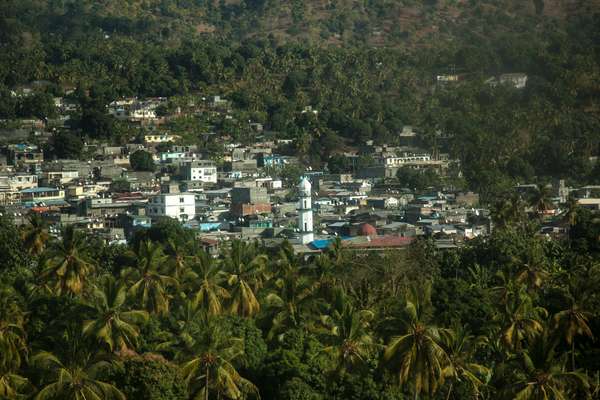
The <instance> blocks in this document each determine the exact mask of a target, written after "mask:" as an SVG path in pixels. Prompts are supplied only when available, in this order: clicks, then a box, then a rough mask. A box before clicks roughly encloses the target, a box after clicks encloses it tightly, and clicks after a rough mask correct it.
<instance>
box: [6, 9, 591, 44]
mask: <svg viewBox="0 0 600 400" xmlns="http://www.w3.org/2000/svg"><path fill="white" fill-rule="evenodd" d="M598 10H600V0H477V1H473V0H425V1H416V0H368V1H358V0H337V1H333V0H304V1H301V0H287V1H280V0H226V1H216V0H205V1H191V0H104V1H91V0H77V1H75V0H64V1H60V2H59V1H51V0H18V1H17V0H8V1H6V2H5V3H4V6H2V5H0V17H2V16H4V17H5V18H6V21H4V22H5V24H8V25H9V26H10V25H11V24H14V23H15V22H17V23H18V22H21V21H22V22H25V21H27V22H32V23H30V24H29V27H30V29H31V30H33V31H35V30H37V29H45V30H50V31H54V30H62V29H64V28H68V27H69V26H70V25H81V24H87V25H88V26H89V27H98V28H101V29H103V30H105V31H108V32H110V33H123V34H132V33H134V32H135V33H136V34H140V33H148V34H157V35H159V37H160V38H161V39H171V40H175V41H177V39H185V38H188V39H189V38H190V37H194V36H197V35H206V34H208V35H214V36H218V37H223V38H228V39H238V40H240V39H245V38H249V37H257V36H259V37H261V36H269V35H270V36H271V37H272V38H274V39H276V40H278V41H279V42H288V41H302V42H306V41H309V42H312V43H314V44H333V45H346V46H347V45H353V44H364V45H369V46H386V47H390V46H394V47H397V46H407V47H414V46H430V45H432V44H433V43H435V42H439V41H443V40H449V41H452V40H454V39H460V38H461V36H462V35H463V34H464V32H465V31H473V32H476V33H477V34H480V35H483V36H488V35H490V34H496V33H498V32H502V31H504V30H509V31H514V30H528V29H532V28H533V27H536V26H538V25H539V24H540V23H542V22H545V21H549V20H552V21H553V22H556V23H558V24H560V23H561V22H562V21H564V20H566V19H568V18H570V17H572V16H575V15H584V14H590V13H593V12H596V11H598ZM82 16H86V18H85V19H84V20H82V21H78V20H77V19H79V18H81V17H82ZM11 20H13V21H11Z"/></svg>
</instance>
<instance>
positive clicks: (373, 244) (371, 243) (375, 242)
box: [342, 235, 414, 248]
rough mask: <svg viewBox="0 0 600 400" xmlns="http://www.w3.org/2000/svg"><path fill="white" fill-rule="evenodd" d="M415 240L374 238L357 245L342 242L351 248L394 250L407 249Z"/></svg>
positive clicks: (385, 237) (391, 237)
mask: <svg viewBox="0 0 600 400" xmlns="http://www.w3.org/2000/svg"><path fill="white" fill-rule="evenodd" d="M413 240H414V238H412V237H404V236H392V235H384V236H374V237H371V238H370V240H368V241H366V242H362V241H361V242H360V243H356V242H354V243H353V241H351V240H349V241H347V242H342V243H344V245H346V246H347V247H350V248H394V247H405V246H408V245H409V244H411V243H412V241H413Z"/></svg>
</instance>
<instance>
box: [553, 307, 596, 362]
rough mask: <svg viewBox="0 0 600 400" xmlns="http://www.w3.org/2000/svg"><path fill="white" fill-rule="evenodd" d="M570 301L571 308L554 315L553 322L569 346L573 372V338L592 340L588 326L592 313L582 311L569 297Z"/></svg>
mask: <svg viewBox="0 0 600 400" xmlns="http://www.w3.org/2000/svg"><path fill="white" fill-rule="evenodd" d="M570 301H571V306H570V307H569V308H567V309H566V310H563V311H559V312H558V313H556V314H555V315H554V318H553V320H554V327H555V329H557V330H558V331H559V332H560V333H561V334H562V335H563V337H564V339H565V341H566V342H567V344H568V345H570V346H571V369H572V370H573V371H575V336H578V335H579V336H587V337H589V338H593V337H594V335H593V334H592V330H591V329H590V326H589V325H588V323H589V318H590V317H591V316H592V313H590V312H588V311H585V310H584V309H582V308H581V306H580V305H579V304H577V303H576V301H575V299H574V298H573V297H572V296H570Z"/></svg>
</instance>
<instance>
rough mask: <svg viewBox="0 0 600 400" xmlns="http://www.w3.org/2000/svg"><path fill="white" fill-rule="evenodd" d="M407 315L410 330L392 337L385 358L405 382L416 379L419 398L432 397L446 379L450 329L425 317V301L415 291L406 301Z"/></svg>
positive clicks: (406, 328)
mask: <svg viewBox="0 0 600 400" xmlns="http://www.w3.org/2000/svg"><path fill="white" fill-rule="evenodd" d="M404 314H405V318H404V320H403V322H404V329H405V332H406V333H405V334H403V335H400V336H396V337H393V338H392V339H391V341H390V342H389V344H388V345H387V347H386V348H385V351H384V354H383V360H384V362H385V363H386V364H387V365H388V367H389V368H392V369H394V370H397V371H398V377H399V381H400V383H401V384H404V383H406V382H412V384H413V393H414V396H415V399H418V397H419V395H420V394H422V393H425V394H427V395H429V396H432V395H433V394H434V393H435V391H436V390H437V388H438V387H439V386H440V385H441V384H442V383H443V382H444V368H445V367H446V366H447V365H448V364H449V363H450V359H449V357H448V354H447V353H446V351H445V350H444V347H443V345H442V343H443V337H444V336H445V335H448V334H450V331H449V330H448V329H444V328H437V327H435V326H433V325H428V324H427V323H426V322H425V321H424V320H423V314H424V310H423V302H422V300H420V299H419V296H417V295H416V293H415V292H414V291H413V293H412V294H411V295H410V296H409V299H407V301H406V306H405V308H404Z"/></svg>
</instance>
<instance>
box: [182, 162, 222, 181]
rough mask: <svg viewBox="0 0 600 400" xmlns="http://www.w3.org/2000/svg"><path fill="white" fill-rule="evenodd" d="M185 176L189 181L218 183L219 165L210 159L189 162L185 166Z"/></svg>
mask: <svg viewBox="0 0 600 400" xmlns="http://www.w3.org/2000/svg"><path fill="white" fill-rule="evenodd" d="M183 178H184V179H185V180H187V181H200V182H205V183H217V167H216V166H215V163H214V162H213V161H209V160H198V161H192V162H188V163H186V164H185V166H184V167H183Z"/></svg>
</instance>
